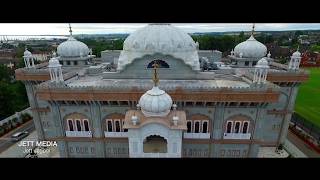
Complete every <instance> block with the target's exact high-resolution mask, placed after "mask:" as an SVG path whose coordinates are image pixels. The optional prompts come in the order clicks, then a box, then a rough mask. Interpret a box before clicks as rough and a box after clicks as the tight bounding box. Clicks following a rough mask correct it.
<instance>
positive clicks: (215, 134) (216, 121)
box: [211, 104, 225, 139]
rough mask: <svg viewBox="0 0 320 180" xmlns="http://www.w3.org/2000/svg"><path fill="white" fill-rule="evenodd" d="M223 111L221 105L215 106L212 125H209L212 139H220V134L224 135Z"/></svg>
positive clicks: (223, 108)
mask: <svg viewBox="0 0 320 180" xmlns="http://www.w3.org/2000/svg"><path fill="white" fill-rule="evenodd" d="M224 110H225V107H224V105H223V104H219V105H217V106H216V108H215V111H214V114H213V117H214V118H213V121H212V122H213V123H212V124H211V126H213V127H212V132H211V137H212V139H221V137H222V134H223V133H224V129H223V122H224V119H223V118H224Z"/></svg>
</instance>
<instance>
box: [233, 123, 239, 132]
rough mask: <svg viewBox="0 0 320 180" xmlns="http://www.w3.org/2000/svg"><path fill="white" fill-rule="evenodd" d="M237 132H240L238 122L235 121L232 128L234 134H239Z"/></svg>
mask: <svg viewBox="0 0 320 180" xmlns="http://www.w3.org/2000/svg"><path fill="white" fill-rule="evenodd" d="M239 132H240V122H239V121H237V122H236V124H235V126H234V133H239Z"/></svg>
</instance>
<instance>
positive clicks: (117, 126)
mask: <svg viewBox="0 0 320 180" xmlns="http://www.w3.org/2000/svg"><path fill="white" fill-rule="evenodd" d="M115 122H116V132H120V121H115Z"/></svg>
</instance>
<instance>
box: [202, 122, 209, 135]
mask: <svg viewBox="0 0 320 180" xmlns="http://www.w3.org/2000/svg"><path fill="white" fill-rule="evenodd" d="M207 132H208V122H207V121H204V122H203V123H202V133H207Z"/></svg>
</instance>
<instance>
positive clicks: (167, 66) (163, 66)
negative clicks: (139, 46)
mask: <svg viewBox="0 0 320 180" xmlns="http://www.w3.org/2000/svg"><path fill="white" fill-rule="evenodd" d="M155 61H157V63H158V64H159V68H169V64H168V63H167V62H165V61H163V60H154V61H151V62H150V63H149V64H148V66H147V68H153V64H154V63H155Z"/></svg>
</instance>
